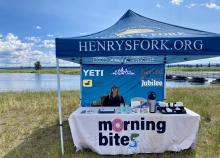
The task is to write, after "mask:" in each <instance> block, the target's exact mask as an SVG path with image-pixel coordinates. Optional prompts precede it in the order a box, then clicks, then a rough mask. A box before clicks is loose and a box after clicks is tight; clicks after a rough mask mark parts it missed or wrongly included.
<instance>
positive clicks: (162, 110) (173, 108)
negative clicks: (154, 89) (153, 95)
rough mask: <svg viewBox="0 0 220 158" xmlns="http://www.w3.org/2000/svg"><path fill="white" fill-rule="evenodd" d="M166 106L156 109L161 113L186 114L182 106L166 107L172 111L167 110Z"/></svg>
mask: <svg viewBox="0 0 220 158" xmlns="http://www.w3.org/2000/svg"><path fill="white" fill-rule="evenodd" d="M166 108H167V107H158V110H159V111H160V113H162V114H186V110H185V109H184V107H179V108H180V110H176V107H168V108H170V109H171V110H172V112H167V110H166Z"/></svg>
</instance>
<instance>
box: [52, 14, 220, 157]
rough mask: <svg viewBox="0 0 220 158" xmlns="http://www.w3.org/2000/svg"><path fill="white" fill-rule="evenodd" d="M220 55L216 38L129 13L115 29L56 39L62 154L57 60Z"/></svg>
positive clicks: (143, 60)
mask: <svg viewBox="0 0 220 158" xmlns="http://www.w3.org/2000/svg"><path fill="white" fill-rule="evenodd" d="M219 55H220V35H219V34H216V33H210V32H205V31H200V30H195V29H190V28H185V27H180V26H176V25H171V24H167V23H163V22H160V21H156V20H153V19H149V18H146V17H144V16H142V15H139V14H137V13H135V12H133V11H131V10H128V11H127V12H126V13H125V14H124V15H123V16H122V17H121V18H120V19H119V20H118V21H117V22H116V23H115V24H114V25H112V26H111V27H109V28H107V29H105V30H103V31H100V32H98V33H94V34H91V35H87V36H80V37H74V38H56V58H57V60H56V61H57V79H58V90H57V93H58V107H59V119H60V135H61V151H62V154H63V153H64V147H63V131H62V109H61V97H60V79H59V59H63V60H67V61H71V62H75V63H78V64H170V63H176V62H183V61H190V60H196V59H203V58H210V57H216V56H219ZM164 98H165V97H164Z"/></svg>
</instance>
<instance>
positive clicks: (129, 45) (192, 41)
mask: <svg viewBox="0 0 220 158" xmlns="http://www.w3.org/2000/svg"><path fill="white" fill-rule="evenodd" d="M216 56H220V35H219V34H216V33H210V32H205V31H200V30H195V29H189V28H184V27H180V26H176V25H171V24H167V23H163V22H160V21H156V20H153V19H149V18H146V17H144V16H141V15H139V14H137V13H135V12H133V11H131V10H128V11H127V12H126V13H125V14H124V15H123V16H122V17H121V18H120V19H119V20H118V21H117V22H116V23H115V24H114V25H112V26H111V27H109V28H107V29H105V30H103V31H100V32H98V33H94V34H91V35H87V36H81V37H74V38H57V39H56V57H57V58H60V59H64V60H68V61H73V62H76V63H83V64H118V63H127V64H148V63H150V64H158V63H176V62H182V61H189V60H196V59H202V58H209V57H216Z"/></svg>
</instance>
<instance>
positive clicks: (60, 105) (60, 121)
mask: <svg viewBox="0 0 220 158" xmlns="http://www.w3.org/2000/svg"><path fill="white" fill-rule="evenodd" d="M56 64H57V97H58V111H59V127H60V145H61V153H62V155H64V144H63V121H62V104H61V91H60V68H59V59H57V58H56Z"/></svg>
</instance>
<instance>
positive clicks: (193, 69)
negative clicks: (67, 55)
mask: <svg viewBox="0 0 220 158" xmlns="http://www.w3.org/2000/svg"><path fill="white" fill-rule="evenodd" d="M166 70H167V71H168V72H219V73H220V67H167V68H166ZM0 73H37V74H56V73H57V70H56V68H54V67H51V68H48V67H47V68H42V69H41V70H35V69H34V68H0ZM60 74H72V75H79V74H80V68H79V67H61V68H60Z"/></svg>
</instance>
